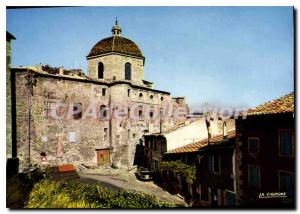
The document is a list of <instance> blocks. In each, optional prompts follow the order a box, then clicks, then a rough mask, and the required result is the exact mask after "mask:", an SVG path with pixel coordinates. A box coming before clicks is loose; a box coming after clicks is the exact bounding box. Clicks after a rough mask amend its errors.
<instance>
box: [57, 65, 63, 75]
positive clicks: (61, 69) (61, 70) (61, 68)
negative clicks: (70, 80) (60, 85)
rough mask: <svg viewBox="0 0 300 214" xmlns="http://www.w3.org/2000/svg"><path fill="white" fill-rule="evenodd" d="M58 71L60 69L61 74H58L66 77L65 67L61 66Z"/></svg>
mask: <svg viewBox="0 0 300 214" xmlns="http://www.w3.org/2000/svg"><path fill="white" fill-rule="evenodd" d="M58 69H59V72H58V73H59V75H61V76H62V75H64V66H61V67H59V68H58Z"/></svg>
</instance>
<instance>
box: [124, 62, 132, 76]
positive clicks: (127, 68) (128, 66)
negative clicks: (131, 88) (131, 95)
mask: <svg viewBox="0 0 300 214" xmlns="http://www.w3.org/2000/svg"><path fill="white" fill-rule="evenodd" d="M125 80H131V64H130V63H129V62H126V63H125Z"/></svg>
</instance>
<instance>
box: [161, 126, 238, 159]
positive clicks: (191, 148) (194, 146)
mask: <svg viewBox="0 0 300 214" xmlns="http://www.w3.org/2000/svg"><path fill="white" fill-rule="evenodd" d="M227 137H228V139H230V138H234V137H235V130H233V131H229V132H228V133H227ZM222 142H223V135H217V136H215V137H212V138H211V139H210V144H211V145H216V144H219V143H222ZM207 145H208V140H207V139H204V140H201V141H198V142H194V143H190V144H188V145H185V146H181V147H179V148H176V149H173V150H171V151H168V152H167V153H166V154H174V153H189V152H196V151H198V150H199V149H201V148H204V147H205V146H207Z"/></svg>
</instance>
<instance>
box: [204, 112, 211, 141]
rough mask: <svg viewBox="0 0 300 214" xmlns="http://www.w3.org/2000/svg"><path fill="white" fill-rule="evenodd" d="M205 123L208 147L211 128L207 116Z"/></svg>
mask: <svg viewBox="0 0 300 214" xmlns="http://www.w3.org/2000/svg"><path fill="white" fill-rule="evenodd" d="M205 123H206V128H207V133H208V137H207V142H208V145H210V138H211V126H210V116H209V115H206V117H205Z"/></svg>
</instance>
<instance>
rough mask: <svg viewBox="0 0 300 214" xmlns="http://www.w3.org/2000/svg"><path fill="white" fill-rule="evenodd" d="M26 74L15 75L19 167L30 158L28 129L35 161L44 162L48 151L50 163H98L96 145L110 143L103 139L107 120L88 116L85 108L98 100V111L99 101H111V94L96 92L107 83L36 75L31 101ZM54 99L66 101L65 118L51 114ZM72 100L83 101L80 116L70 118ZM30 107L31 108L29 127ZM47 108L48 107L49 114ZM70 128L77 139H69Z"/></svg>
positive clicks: (63, 112)
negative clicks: (104, 94) (100, 95)
mask: <svg viewBox="0 0 300 214" xmlns="http://www.w3.org/2000/svg"><path fill="white" fill-rule="evenodd" d="M25 75H27V73H22V74H18V76H17V78H16V85H17V87H16V88H17V89H16V97H17V99H16V103H17V142H18V156H19V158H20V162H21V163H20V168H22V167H25V165H26V163H27V159H28V150H29V146H28V142H29V138H28V137H29V132H30V137H31V141H30V142H31V143H30V147H31V152H30V153H31V154H30V160H31V163H32V164H41V159H40V158H41V156H40V154H41V153H42V152H45V153H46V154H47V159H48V161H49V164H50V165H56V164H59V163H66V162H72V163H75V164H76V163H83V164H87V165H95V164H96V151H95V149H101V148H108V147H109V142H108V138H107V139H106V140H104V128H109V127H108V121H107V120H105V121H103V120H99V118H93V117H88V116H86V115H85V111H86V110H87V109H89V106H90V104H91V103H96V106H97V108H96V111H97V113H98V112H99V107H98V106H99V105H102V104H104V105H108V96H106V97H99V96H96V95H95V94H94V95H93V91H94V88H95V87H98V88H102V87H106V86H97V85H96V86H95V85H92V84H90V83H83V82H78V81H69V80H57V79H52V78H44V77H37V84H36V86H35V87H34V90H33V96H32V97H31V104H29V98H30V96H31V95H29V94H28V89H27V87H26V86H25V84H26V79H25V78H24V77H25ZM55 103H62V104H63V105H64V107H62V108H61V109H60V113H58V114H59V116H62V118H61V119H57V120H55V119H53V118H52V117H51V115H50V109H51V108H53V107H54V106H53V105H55ZM72 103H81V104H82V109H83V113H82V118H81V119H74V118H72V117H71V118H68V116H67V112H68V110H69V108H71V107H70V105H71V104H72ZM29 108H31V125H30V130H29ZM47 109H48V110H47ZM72 109H73V108H71V110H72ZM47 111H49V112H48V114H47ZM91 111H92V109H91ZM63 115H64V116H63ZM85 116H86V118H84V117H85ZM71 132H74V133H75V136H76V142H74V143H71V142H70V135H72V134H71Z"/></svg>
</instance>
